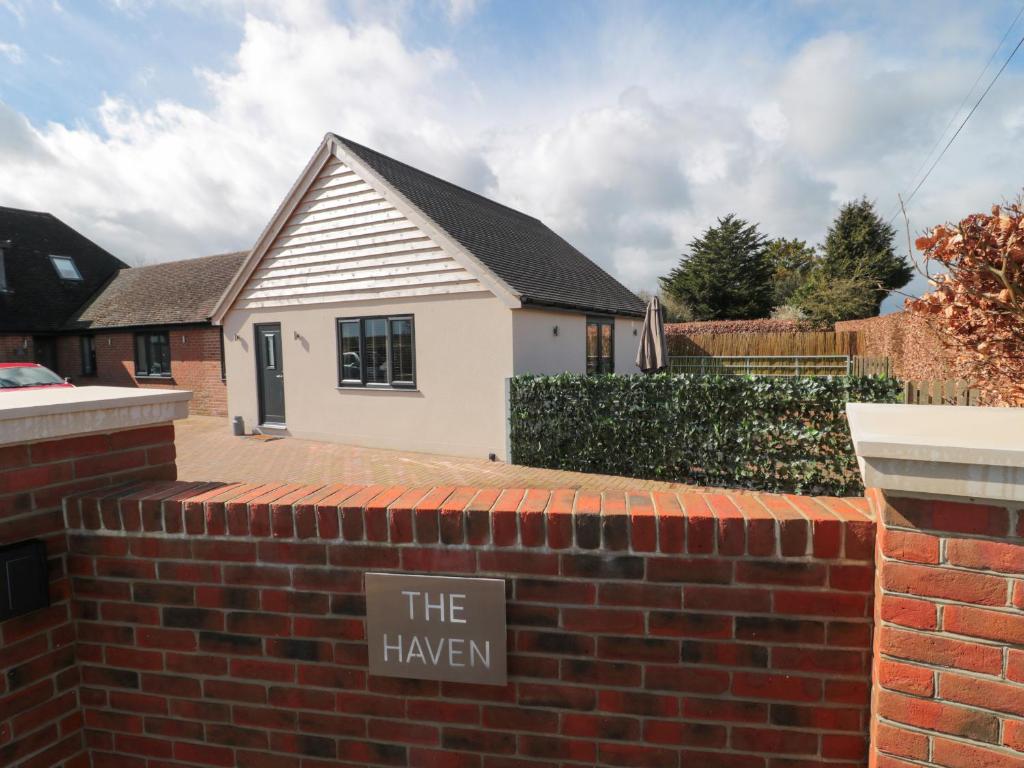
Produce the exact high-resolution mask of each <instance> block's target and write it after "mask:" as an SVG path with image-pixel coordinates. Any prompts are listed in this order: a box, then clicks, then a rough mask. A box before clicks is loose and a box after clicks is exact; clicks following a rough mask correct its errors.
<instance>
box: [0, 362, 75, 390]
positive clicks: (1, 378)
mask: <svg viewBox="0 0 1024 768" xmlns="http://www.w3.org/2000/svg"><path fill="white" fill-rule="evenodd" d="M73 386H75V385H74V384H72V383H71V382H69V381H67V380H65V379H62V378H61V377H60V376H58V375H57V374H56V373H54V372H53V371H51V370H50V369H49V368H47V367H45V366H42V365H40V364H39V363H0V391H3V390H14V389H18V390H24V389H44V388H46V387H73Z"/></svg>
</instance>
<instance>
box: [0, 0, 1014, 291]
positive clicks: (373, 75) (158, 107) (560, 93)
mask: <svg viewBox="0 0 1024 768" xmlns="http://www.w3.org/2000/svg"><path fill="white" fill-rule="evenodd" d="M126 1H127V0H122V2H126ZM438 1H439V2H440V1H441V0H438ZM0 2H3V0H0ZM207 2H208V3H209V4H210V5H211V6H221V7H224V8H228V7H230V8H232V9H235V10H233V11H232V12H233V13H234V12H238V11H237V8H238V7H240V6H242V5H243V2H242V0H207ZM445 2H447V3H448V4H447V5H444V6H442V7H443V8H444V9H445V11H446V12H447V14H448V18H449V19H450V20H451V21H452V22H456V21H459V22H462V23H465V20H466V19H467V18H468V16H467V14H472V13H474V12H478V9H476V7H475V6H476V3H474V2H457V1H454V2H452V1H451V0H445ZM244 5H246V7H248V8H249V9H250V10H249V13H248V15H244V21H243V22H242V29H241V31H242V42H241V44H240V46H239V48H238V50H237V51H236V52H234V55H233V57H232V58H231V60H230V62H229V63H228V64H227V65H225V66H223V67H218V68H216V69H208V70H204V71H201V72H199V73H198V77H199V82H200V83H201V84H202V86H203V87H204V88H205V89H206V96H207V97H208V99H207V101H206V102H205V103H208V104H209V106H207V107H204V108H202V109H200V108H197V107H194V106H189V105H186V104H184V103H181V102H178V101H170V100H165V101H159V102H157V103H155V104H153V105H151V106H146V107H143V106H140V105H138V104H134V103H131V102H129V101H127V100H126V99H125V98H123V97H120V96H118V95H111V96H108V97H107V98H106V99H105V100H104V101H103V102H102V103H101V104H100V105H99V106H98V107H97V110H96V114H95V116H94V121H93V122H94V124H95V125H96V126H98V127H90V126H89V124H86V123H74V124H70V125H61V124H55V123H47V124H39V125H32V124H30V123H29V122H28V121H27V120H25V118H24V117H23V116H21V115H19V114H17V113H15V112H14V111H12V110H10V109H8V108H6V107H4V106H3V104H2V103H0V159H2V161H3V162H0V188H2V189H4V190H5V195H6V197H5V199H4V201H3V203H4V204H8V205H22V206H25V207H31V208H40V209H47V210H52V211H53V212H54V213H57V214H58V215H61V216H63V217H64V218H66V219H67V220H68V221H69V223H71V224H72V225H75V226H79V227H81V228H82V230H83V231H84V232H86V233H87V234H89V235H90V236H92V237H93V238H95V239H96V240H98V241H99V242H100V243H101V244H103V245H105V246H107V247H108V248H110V249H111V250H113V251H114V252H115V253H118V254H121V255H124V256H126V257H130V258H144V259H146V260H163V259H168V258H184V257H188V256H196V255H201V254H204V253H211V252H215V251H218V250H222V249H231V248H236V247H245V246H247V245H249V244H251V242H252V241H253V240H254V239H255V237H256V235H257V234H258V232H259V231H260V229H261V228H262V227H263V225H264V224H265V223H266V220H267V219H268V218H269V216H270V215H271V213H272V212H273V211H274V209H275V208H276V206H277V205H278V204H279V202H280V200H281V198H282V197H283V196H284V194H285V192H286V191H287V189H288V188H289V186H290V185H291V183H292V182H293V181H294V178H295V176H296V175H297V174H298V172H299V170H300V169H301V168H302V167H303V165H304V164H305V162H306V160H307V159H308V157H309V155H310V153H311V152H312V151H313V149H314V148H315V147H316V145H317V143H318V142H319V140H320V138H321V137H322V136H323V134H324V133H325V132H326V131H336V132H338V133H342V134H344V135H346V136H348V137H350V138H352V139H355V140H357V141H360V142H364V143H367V144H369V145H370V146H374V147H376V148H378V149H380V150H382V151H384V152H387V153H389V154H392V155H394V156H396V157H398V158H400V159H402V160H405V161H407V162H410V163H412V164H414V165H417V166H419V167H422V168H424V169H425V170H428V171H430V172H433V173H436V174H438V175H441V176H443V177H445V178H449V179H451V180H452V181H455V182H457V183H461V184H465V185H467V186H469V187H471V188H473V189H475V190H478V191H481V192H483V193H485V194H489V195H491V196H493V197H495V198H496V199H499V200H501V201H502V202H506V203H508V204H511V205H514V206H516V207H519V208H521V209H522V210H524V211H526V212H527V213H530V214H533V215H536V216H538V217H540V218H542V219H543V220H544V221H545V222H546V223H548V224H549V225H550V226H551V227H552V228H553V229H555V230H556V231H558V232H559V233H560V234H562V235H563V236H565V237H566V238H567V239H568V240H570V241H571V242H573V243H574V244H575V245H577V246H578V247H580V248H581V250H583V251H584V252H585V253H587V254H588V255H589V256H591V257H592V258H594V259H595V260H596V261H598V262H599V263H601V264H602V265H604V266H605V267H606V268H609V269H610V270H611V271H613V272H614V273H615V274H616V275H617V276H618V277H620V279H622V280H623V281H625V282H626V283H627V284H629V285H631V286H634V287H645V286H648V287H649V286H653V285H654V283H655V279H656V277H657V275H659V274H664V273H665V272H666V271H667V270H668V269H669V268H670V267H671V266H673V264H674V263H675V262H676V261H677V260H678V258H679V254H680V252H681V251H682V250H683V249H684V248H685V246H686V244H687V243H688V242H689V241H690V240H691V239H692V238H693V237H694V236H695V235H696V234H698V233H699V232H700V231H702V230H703V229H704V228H706V227H707V226H708V225H710V224H713V223H714V221H715V219H716V218H717V217H718V216H722V215H725V214H726V213H729V212H735V213H737V214H738V215H740V216H742V217H744V218H747V219H749V220H752V221H758V222H760V223H761V224H762V228H763V230H764V231H765V232H767V233H768V234H770V235H773V236H775V235H784V236H790V237H794V236H795V237H801V238H804V239H807V240H810V241H811V242H819V241H820V240H821V239H822V237H823V235H824V230H825V228H826V226H827V224H828V222H829V220H830V219H831V217H832V216H833V215H834V213H835V211H836V210H837V208H838V206H839V204H840V203H841V202H843V201H844V200H847V199H850V198H853V197H858V196H860V195H862V194H866V195H868V196H869V197H871V198H873V199H877V200H879V202H880V208H881V209H882V210H883V211H885V212H888V209H889V208H890V207H891V205H892V204H893V203H894V202H895V193H896V191H897V190H899V189H905V188H906V186H907V184H908V183H909V182H910V179H908V178H907V176H908V175H909V174H910V173H911V171H912V170H913V169H914V168H915V167H917V165H918V164H919V163H920V161H921V159H922V156H923V154H924V153H925V152H926V151H927V149H928V147H929V146H931V144H932V143H933V141H934V139H935V136H936V134H937V133H938V132H939V131H940V130H941V129H942V127H943V126H944V125H945V124H946V122H947V120H948V117H949V114H948V110H949V109H951V108H952V107H953V106H955V102H956V101H958V100H959V98H960V96H961V95H962V93H963V92H964V91H965V90H966V88H967V87H968V86H969V85H970V81H971V80H972V79H973V77H974V75H975V74H976V72H977V68H976V67H977V66H980V63H981V61H982V60H983V58H984V56H987V54H988V51H989V50H990V49H988V48H987V47H986V48H985V49H984V51H982V53H981V54H979V60H978V61H975V59H971V60H970V62H971V63H970V65H969V66H967V65H965V64H964V61H963V60H961V59H958V60H956V61H950V62H945V61H944V60H943V58H942V56H941V55H940V54H936V55H935V56H924V58H921V59H913V58H911V57H908V58H907V60H906V61H902V60H898V59H895V58H893V57H891V56H886V55H882V52H880V51H879V50H878V49H877V48H876V47H875V41H874V40H873V39H872V37H871V36H870V35H864V34H855V33H853V32H845V33H842V32H830V33H825V34H823V35H821V36H819V37H816V38H813V39H811V40H809V41H807V42H806V43H805V44H804V45H802V46H798V47H797V48H796V49H795V50H794V51H792V52H790V53H786V54H785V55H782V54H779V55H778V57H777V58H772V57H771V56H769V55H768V54H767V53H763V54H762V53H760V52H759V53H756V54H753V53H749V51H761V50H762V49H760V48H758V47H757V46H756V45H753V46H745V48H746V49H747V50H748V55H746V56H743V57H738V58H735V59H734V60H730V61H728V62H725V60H724V59H716V60H715V62H714V65H713V66H712V65H708V64H707V62H706V61H705V60H704V59H703V58H700V57H702V56H703V55H704V53H705V51H706V44H703V45H704V47H701V48H699V49H698V50H699V54H698V58H699V59H700V60H699V61H696V62H688V61H687V60H686V59H685V52H684V53H681V54H678V55H680V56H681V57H682V58H681V59H680V60H678V61H676V62H675V63H674V64H673V63H672V62H671V61H670V59H669V58H668V57H669V56H670V55H671V51H672V50H674V48H675V46H673V45H669V44H668V43H667V42H666V40H665V39H662V38H660V37H659V35H669V34H670V32H671V31H670V30H662V31H661V32H659V29H658V27H657V25H656V24H644V25H640V32H639V33H638V34H639V35H640V38H639V40H640V42H636V41H634V42H633V43H630V41H629V40H620V41H619V43H618V44H617V46H616V47H614V48H612V49H609V50H607V51H604V52H603V54H602V55H603V56H604V57H605V58H602V60H601V65H600V74H596V75H594V76H593V77H590V78H589V79H587V78H584V77H581V76H580V74H579V68H580V63H579V62H577V61H571V62H569V63H568V64H567V67H569V69H568V70H567V71H568V72H570V74H571V75H572V76H565V77H563V76H562V75H563V74H564V73H562V72H558V71H554V72H550V73H543V74H544V76H543V77H541V76H536V77H535V79H533V80H530V81H529V82H527V83H525V84H522V85H517V84H515V83H509V81H503V82H505V83H506V85H505V86H504V88H505V89H506V90H502V91H500V92H495V91H494V89H493V84H492V82H491V81H490V80H489V79H488V77H487V75H486V74H484V73H481V72H479V71H469V70H470V69H471V68H469V67H466V66H464V65H463V64H464V63H463V62H462V61H460V58H459V52H458V51H457V50H452V49H447V48H438V47H430V46H429V45H423V44H413V43H411V42H410V39H413V38H412V37H410V35H409V34H407V32H408V30H407V28H406V26H405V25H406V24H407V23H408V20H409V7H408V5H407V4H405V3H402V2H398V3H370V4H366V3H362V0H350V7H352V8H353V9H355V11H357V13H356V15H355V19H356V21H354V22H352V23H349V24H343V23H340V22H339V21H337V20H336V19H335V18H334V17H333V16H332V14H331V13H330V10H329V8H328V7H327V6H326V5H325V4H324V3H321V2H303V3H286V4H275V3H267V2H262V0H260V2H259V3H257V4H253V3H248V4H244ZM278 5H280V10H278V9H277V6H278ZM619 32H620V33H622V34H626V33H627V32H628V29H627V28H620V29H619ZM942 34H946V32H944V31H943V32H942ZM574 44H575V43H574V41H566V46H570V47H571V46H573V45H574ZM738 44H739V42H737V45H738ZM989 44H990V43H985V46H987V45H989ZM641 50H649V51H654V52H655V53H656V57H655V58H656V61H657V62H658V66H657V67H654V66H652V65H651V64H650V61H649V60H645V59H644V58H643V57H642V56H641V57H640V58H639V59H638V58H637V57H638V55H639V54H638V51H641ZM723 62H724V63H723ZM907 62H912V63H907ZM690 64H692V66H690ZM672 67H675V69H677V70H678V71H681V72H685V73H686V74H687V77H683V78H681V77H680V76H679V75H678V74H675V70H674V69H672ZM142 71H143V68H141V67H140V72H142ZM624 72H625V73H629V74H628V76H626V75H624V74H623V73H624ZM534 75H536V73H534ZM605 75H607V79H603V78H604V77H605ZM566 83H571V85H566ZM1019 87H1020V76H1014V75H1013V74H1012V73H1011V72H1007V73H1006V75H1005V76H1004V81H1002V82H1000V84H999V87H998V88H997V89H994V90H993V93H992V94H991V95H990V99H989V101H988V102H986V104H985V106H984V109H983V110H979V113H978V114H977V115H976V116H975V119H974V121H973V122H972V124H971V126H969V129H968V130H966V131H965V133H964V134H963V135H962V136H961V137H960V139H958V144H957V146H956V147H955V148H954V150H951V152H950V154H949V156H948V157H947V158H946V159H945V160H944V161H943V165H942V166H941V167H940V170H939V171H937V172H936V175H935V176H934V177H933V178H932V179H931V180H929V185H928V186H927V187H925V188H924V189H923V190H922V192H921V193H919V195H918V197H917V198H916V199H915V201H914V206H913V208H912V214H913V223H914V225H915V227H916V228H923V227H925V226H926V225H930V224H932V223H935V222H937V221H942V220H945V219H948V218H952V217H958V216H960V215H962V214H964V213H966V212H968V211H971V210H983V209H985V208H986V206H987V205H988V204H989V203H990V202H991V201H992V200H993V199H999V198H1001V197H1004V196H1009V197H1012V196H1014V195H1015V194H1016V192H1017V191H1018V189H1017V186H1015V185H1019V184H1020V179H1021V178H1024V161H1022V159H1021V158H1020V155H1019V153H1017V152H1016V151H1015V149H1014V147H1015V146H1017V145H1019V143H1020V141H1021V139H1022V137H1024V112H1022V111H1021V108H1020V107H1019V105H1018V104H1016V103H1015V101H1014V98H1013V97H1014V95H1015V93H1017V92H1019ZM901 242H902V240H901Z"/></svg>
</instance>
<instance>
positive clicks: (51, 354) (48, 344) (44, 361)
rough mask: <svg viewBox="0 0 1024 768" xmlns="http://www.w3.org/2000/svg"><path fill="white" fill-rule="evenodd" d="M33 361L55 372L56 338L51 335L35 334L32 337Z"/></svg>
mask: <svg viewBox="0 0 1024 768" xmlns="http://www.w3.org/2000/svg"><path fill="white" fill-rule="evenodd" d="M32 348H33V350H34V351H35V361H36V362H37V363H39V364H40V365H45V366H46V367H47V368H49V369H50V370H51V371H53V372H54V373H56V372H57V340H56V339H55V338H54V337H53V336H35V337H33V339H32Z"/></svg>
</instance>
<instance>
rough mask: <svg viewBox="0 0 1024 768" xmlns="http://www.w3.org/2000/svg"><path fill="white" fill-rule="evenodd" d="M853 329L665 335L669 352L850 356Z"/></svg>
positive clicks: (853, 350)
mask: <svg viewBox="0 0 1024 768" xmlns="http://www.w3.org/2000/svg"><path fill="white" fill-rule="evenodd" d="M858 338H859V337H858V334H857V332H855V331H839V332H835V331H793V332H788V333H687V334H678V333H674V334H669V335H668V336H667V341H668V349H669V354H671V355H677V356H693V357H747V356H761V357H764V356H773V357H796V356H799V357H811V356H813V357H820V356H824V355H830V356H831V355H842V356H845V357H849V356H853V355H856V354H857V351H858Z"/></svg>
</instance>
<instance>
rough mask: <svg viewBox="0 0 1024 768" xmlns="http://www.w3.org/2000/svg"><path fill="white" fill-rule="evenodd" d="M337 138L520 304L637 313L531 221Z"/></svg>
mask: <svg viewBox="0 0 1024 768" xmlns="http://www.w3.org/2000/svg"><path fill="white" fill-rule="evenodd" d="M336 138H337V139H338V141H340V142H341V143H342V144H343V145H344V146H346V147H348V148H349V149H350V150H351V151H352V152H354V153H355V154H356V155H357V156H358V157H359V158H360V159H361V160H363V162H365V163H366V164H367V165H369V166H370V167H371V168H373V170H375V171H376V172H377V173H379V174H380V175H381V176H383V177H384V179H386V180H387V181H388V183H389V184H391V185H392V186H393V187H394V188H395V189H397V190H398V191H399V192H400V193H402V194H403V195H404V196H405V197H406V198H407V199H408V200H409V201H410V202H412V203H413V205H415V206H416V207H417V208H419V209H420V210H421V211H422V212H423V213H424V214H426V215H427V216H428V217H429V218H430V219H432V220H433V221H434V222H435V223H436V224H437V225H438V226H440V227H441V228H442V229H444V230H445V231H446V232H447V233H448V234H449V235H450V236H451V237H453V238H454V239H455V240H456V241H458V242H459V243H460V244H461V245H462V246H463V247H464V248H465V249H466V250H467V251H469V252H470V253H472V254H473V255H474V256H476V257H477V258H478V259H479V260H480V261H481V262H483V264H484V265H485V266H487V267H488V268H489V269H490V270H491V271H492V272H494V273H495V274H496V275H497V276H498V277H500V278H501V279H502V280H504V281H505V283H507V284H508V285H509V286H510V287H511V288H512V289H513V290H514V291H516V292H518V293H520V294H521V295H522V300H523V303H524V304H540V305H544V306H552V307H566V308H571V309H583V310H590V311H599V312H614V313H620V314H630V315H642V314H643V313H644V310H645V306H644V303H643V302H642V301H641V300H640V299H638V298H637V297H636V296H634V295H633V294H632V293H631V292H630V291H629V290H628V289H627V288H626V287H625V286H623V285H622V284H621V283H620V282H619V281H618V280H616V279H615V278H613V277H612V276H611V275H609V274H608V273H607V272H605V271H604V270H603V269H601V268H600V267H599V266H597V264H595V263H594V262H592V261H591V260H590V259H588V258H587V257H586V256H584V255H583V254H582V253H580V252H579V251H578V250H576V249H575V248H573V247H572V246H571V245H569V243H567V242H566V241H565V240H563V239H562V238H561V237H559V236H558V235H556V234H555V233H554V232H552V231H551V230H550V229H548V228H547V227H546V226H545V225H544V224H543V222H541V221H539V220H538V219H535V218H533V217H532V216H527V215H526V214H524V213H520V212H519V211H516V210H513V209H512V208H508V207H507V206H504V205H501V204H500V203H496V202H494V201H493V200H488V199H487V198H486V197H482V196H480V195H478V194H476V193H474V192H470V191H469V190H466V189H463V188H462V187H457V186H455V185H454V184H450V183H449V182H447V181H444V180H442V179H439V178H437V177H436V176H431V175H430V174H429V173H424V172H423V171H420V170H417V169H416V168H413V167H412V166H409V165H406V164H405V163H400V162H398V161H397V160H393V159H392V158H390V157H387V156H386V155H382V154H380V153H379V152H376V151H374V150H372V149H369V148H367V147H364V146H362V145H360V144H356V143H355V142H353V141H349V140H348V139H345V138H342V137H341V136H337V137H336Z"/></svg>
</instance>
